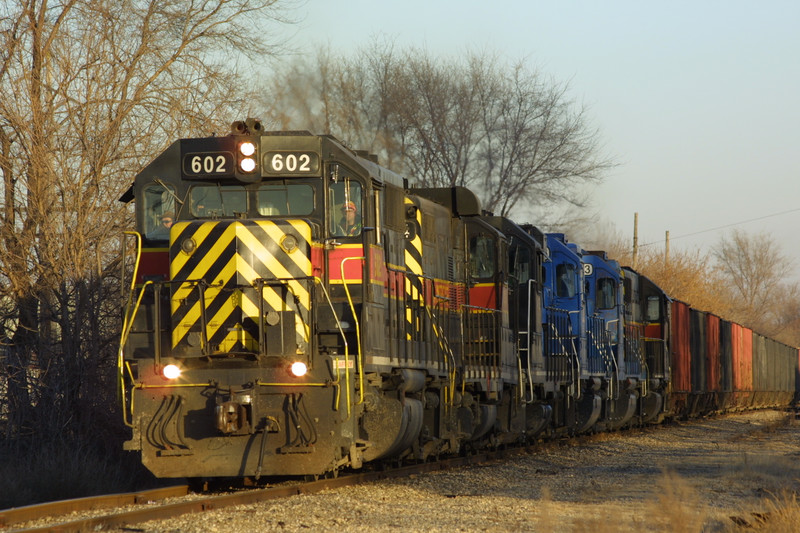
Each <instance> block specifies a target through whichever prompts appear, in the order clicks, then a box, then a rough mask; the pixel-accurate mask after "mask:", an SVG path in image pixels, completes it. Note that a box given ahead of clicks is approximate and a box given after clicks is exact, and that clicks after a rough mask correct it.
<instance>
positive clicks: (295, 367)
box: [290, 361, 308, 378]
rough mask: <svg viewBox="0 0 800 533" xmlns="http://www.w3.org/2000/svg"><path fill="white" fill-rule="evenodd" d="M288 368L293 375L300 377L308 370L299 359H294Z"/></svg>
mask: <svg viewBox="0 0 800 533" xmlns="http://www.w3.org/2000/svg"><path fill="white" fill-rule="evenodd" d="M290 370H291V372H292V375H293V376H295V377H298V378H299V377H302V376H305V375H306V372H308V367H307V366H306V364H305V363H302V362H300V361H296V362H294V363H292V367H291V369H290Z"/></svg>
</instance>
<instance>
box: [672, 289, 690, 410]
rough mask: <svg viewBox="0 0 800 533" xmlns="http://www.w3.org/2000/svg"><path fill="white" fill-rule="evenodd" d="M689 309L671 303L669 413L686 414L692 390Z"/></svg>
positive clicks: (680, 303)
mask: <svg viewBox="0 0 800 533" xmlns="http://www.w3.org/2000/svg"><path fill="white" fill-rule="evenodd" d="M690 310H691V308H690V307H689V306H688V305H687V304H685V303H684V302H679V301H673V302H672V317H671V320H670V356H671V359H672V383H671V385H672V387H671V391H670V411H672V413H673V414H676V415H681V414H686V410H687V408H688V398H689V393H690V392H691V390H692V352H691V349H690V328H689V324H690V320H689V315H690Z"/></svg>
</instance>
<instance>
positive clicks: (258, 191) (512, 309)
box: [119, 119, 798, 479]
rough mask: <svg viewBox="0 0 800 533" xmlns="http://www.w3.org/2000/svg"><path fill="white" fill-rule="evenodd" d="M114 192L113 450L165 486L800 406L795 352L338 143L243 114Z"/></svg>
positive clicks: (460, 194) (460, 192)
mask: <svg viewBox="0 0 800 533" xmlns="http://www.w3.org/2000/svg"><path fill="white" fill-rule="evenodd" d="M122 200H123V201H125V202H130V201H133V200H135V214H136V231H131V232H128V236H129V238H128V239H126V240H125V242H126V245H125V246H124V248H125V249H126V250H127V249H131V250H134V251H135V253H134V256H133V258H130V257H129V258H128V259H127V260H125V261H123V264H126V265H129V264H132V265H133V268H132V270H131V269H128V270H127V271H126V272H123V279H125V280H127V281H126V283H127V282H129V283H130V285H129V287H130V290H129V293H128V295H127V299H128V303H127V306H126V309H125V315H124V321H123V328H122V339H121V345H120V352H119V387H120V396H121V399H122V411H123V414H124V418H125V422H126V424H127V425H128V426H130V428H131V438H130V440H129V441H127V442H126V448H127V449H129V450H136V451H138V452H139V453H140V454H141V459H142V461H143V463H144V464H145V465H146V467H147V468H149V469H150V470H151V471H152V472H153V473H154V474H155V475H157V476H159V477H167V478H168V477H190V478H209V477H242V478H245V477H246V478H255V479H258V478H259V477H261V476H287V475H288V476H320V475H335V474H336V473H337V472H338V471H339V470H341V469H343V468H354V469H357V468H360V467H362V465H363V464H364V463H366V462H370V461H387V460H388V461H401V460H426V459H429V458H435V457H437V456H439V455H443V454H457V453H459V452H460V451H462V450H464V449H465V448H480V447H491V446H498V445H501V444H508V443H515V442H523V441H526V440H531V439H536V438H540V437H541V436H551V435H572V434H576V433H580V432H587V431H599V430H611V429H617V428H621V427H624V426H628V425H634V424H645V423H657V422H659V421H661V420H663V419H664V418H665V417H671V416H697V415H701V414H704V413H708V412H712V411H719V410H726V409H741V408H750V407H765V406H772V405H788V404H789V403H790V402H791V401H792V400H793V397H794V394H795V388H796V378H795V375H796V373H797V368H798V352H797V350H796V349H794V348H791V347H788V346H784V345H781V344H779V343H776V342H775V341H772V340H770V339H766V338H763V337H761V336H759V335H757V334H756V333H754V332H752V331H750V330H747V328H743V327H741V326H739V325H737V324H732V323H730V322H727V321H724V320H722V319H720V318H719V317H715V316H714V315H711V314H708V313H703V312H700V311H698V310H694V309H691V308H690V307H689V306H687V305H685V304H683V303H682V302H678V301H673V300H672V299H671V298H670V297H669V295H667V294H665V293H664V292H663V291H662V290H661V289H659V287H658V286H657V285H656V284H654V283H653V282H652V281H650V280H649V279H647V278H646V277H645V276H642V275H640V274H638V273H637V272H635V271H633V270H631V269H629V268H623V267H621V266H620V265H619V264H618V263H617V262H616V261H613V260H611V259H610V258H608V257H607V256H606V255H605V254H604V253H603V252H592V251H586V250H583V249H582V248H580V247H579V246H577V245H575V244H573V243H569V242H568V241H567V239H566V238H565V236H564V235H560V234H544V233H542V232H541V231H539V230H538V229H537V228H536V227H534V226H531V225H518V224H516V223H514V222H513V221H512V220H509V219H507V218H503V217H497V216H493V215H492V214H491V213H487V212H484V211H483V210H482V209H481V207H480V203H479V201H478V199H477V197H476V196H475V195H474V194H473V193H472V192H470V191H469V190H467V189H465V188H461V187H453V188H413V187H409V186H408V183H407V181H406V180H405V179H404V178H402V177H401V176H399V175H397V174H396V173H394V172H392V171H390V170H388V169H386V168H384V167H381V166H379V165H378V164H377V159H376V158H375V157H373V156H370V155H368V154H366V153H364V152H356V151H352V150H350V149H348V148H347V147H345V146H344V145H343V144H342V143H340V142H339V141H337V140H336V139H334V138H333V137H331V136H317V135H312V134H310V133H308V132H266V131H263V129H262V127H261V124H260V123H259V122H258V121H256V120H252V119H248V120H247V121H244V122H236V123H234V124H233V126H232V131H231V133H230V135H227V136H221V137H207V138H192V139H181V140H178V141H176V142H174V143H173V144H172V145H171V146H170V147H168V148H167V149H166V150H165V151H164V152H163V153H162V154H161V155H159V156H158V157H157V158H156V159H155V160H153V161H152V162H151V163H150V164H149V165H148V166H147V167H146V168H144V169H143V170H142V171H141V172H140V173H139V174H138V175H137V176H136V177H135V180H134V184H133V185H132V187H131V189H130V190H129V191H128V192H127V193H126V194H125V195H124V196H123V198H122Z"/></svg>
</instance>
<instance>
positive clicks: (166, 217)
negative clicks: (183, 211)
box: [147, 211, 175, 240]
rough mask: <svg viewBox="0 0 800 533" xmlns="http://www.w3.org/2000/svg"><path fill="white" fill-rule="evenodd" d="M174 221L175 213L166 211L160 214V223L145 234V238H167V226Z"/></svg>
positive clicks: (170, 225) (169, 226)
mask: <svg viewBox="0 0 800 533" xmlns="http://www.w3.org/2000/svg"><path fill="white" fill-rule="evenodd" d="M173 222H175V215H173V213H172V211H167V212H165V213H164V214H163V215H161V224H159V225H158V227H157V228H156V229H154V230H153V231H151V232H150V233H148V234H147V238H149V239H153V240H167V239H169V228H171V227H172V223H173Z"/></svg>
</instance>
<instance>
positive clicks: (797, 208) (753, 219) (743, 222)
mask: <svg viewBox="0 0 800 533" xmlns="http://www.w3.org/2000/svg"><path fill="white" fill-rule="evenodd" d="M795 211H800V207H795V208H794V209H789V210H787V211H781V212H780V213H772V214H771V215H764V216H763V217H757V218H751V219H748V220H742V221H741V222H732V223H730V224H725V225H724V226H717V227H715V228H709V229H704V230H700V231H695V232H694V233H686V234H684V235H678V236H677V237H670V240H673V241H675V240H678V239H683V238H684V237H694V236H695V235H700V234H702V233H709V232H712V231H719V230H721V229H725V228H730V227H732V226H738V225H740V224H747V223H749V222H756V221H759V220H764V219H767V218H772V217H779V216H781V215H785V214H787V213H794V212H795ZM661 242H662V241H653V242H648V243H645V244H640V245H639V246H640V247H643V246H651V245H653V244H660V243H661Z"/></svg>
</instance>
